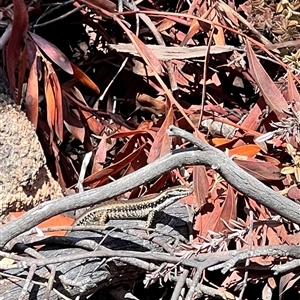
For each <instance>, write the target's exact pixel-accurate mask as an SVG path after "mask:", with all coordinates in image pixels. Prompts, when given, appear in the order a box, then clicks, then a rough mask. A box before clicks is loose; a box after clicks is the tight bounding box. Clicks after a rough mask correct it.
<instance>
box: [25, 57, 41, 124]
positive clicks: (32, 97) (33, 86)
mask: <svg viewBox="0 0 300 300" xmlns="http://www.w3.org/2000/svg"><path fill="white" fill-rule="evenodd" d="M36 60H37V57H36V56H35V59H34V61H33V63H32V65H31V68H30V72H29V78H28V83H27V91H26V98H25V107H26V115H27V117H28V119H29V120H30V121H31V123H32V124H33V125H34V128H37V123H38V113H39V86H38V75H37V66H36V64H37V61H36Z"/></svg>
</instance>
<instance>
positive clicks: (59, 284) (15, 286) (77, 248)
mask: <svg viewBox="0 0 300 300" xmlns="http://www.w3.org/2000/svg"><path fill="white" fill-rule="evenodd" d="M187 222H188V217H187V210H186V208H185V206H184V205H183V204H180V203H176V204H174V205H172V206H170V207H168V208H167V209H166V210H165V212H161V213H158V215H157V217H156V218H155V228H152V229H153V230H154V229H155V231H154V232H151V229H150V231H149V233H147V232H146V231H145V230H144V229H143V225H144V221H141V220H126V221H120V220H112V221H110V222H109V223H108V225H109V227H108V228H107V229H106V230H103V231H98V232H97V231H80V232H71V233H69V235H68V236H67V237H56V238H55V237H48V238H44V239H43V241H40V242H39V243H41V244H43V243H45V244H48V243H50V244H49V245H47V246H45V247H43V248H42V249H40V250H39V252H38V253H39V255H41V256H40V257H38V258H37V260H39V261H40V264H42V263H41V261H44V262H45V264H47V267H46V266H41V267H39V263H37V264H36V265H37V269H36V271H35V274H34V275H33V277H32V279H31V280H30V283H29V285H28V289H27V291H28V292H27V293H26V296H25V299H44V298H45V295H46V294H47V285H48V284H49V282H50V281H51V280H50V279H51V276H50V273H49V269H50V271H51V268H52V269H53V268H54V270H55V274H54V283H53V287H52V288H51V290H50V291H49V297H50V299H58V298H59V293H62V294H63V295H65V296H67V297H69V298H71V299H74V298H75V296H80V297H83V296H86V295H90V294H92V293H93V292H95V291H96V290H98V289H105V288H107V287H109V288H112V287H116V286H122V285H125V286H133V285H134V283H135V282H136V281H137V280H141V279H143V278H144V274H145V272H146V270H147V271H154V270H156V269H157V268H158V267H157V265H156V264H155V253H162V252H163V251H166V250H167V251H170V252H173V251H174V250H175V249H176V247H177V246H178V244H179V243H180V242H185V243H186V242H187V238H188V224H187ZM114 227H115V229H114ZM118 227H119V228H121V229H118ZM137 227H139V228H141V230H138V229H134V228H137ZM18 240H19V242H24V243H26V244H27V245H29V246H32V245H33V244H34V243H32V241H33V240H31V239H30V238H29V237H23V238H20V239H18ZM35 244H37V242H36V243H35ZM18 245H19V246H18ZM18 245H17V246H16V248H15V249H18V250H19V251H20V250H21V249H24V246H23V247H22V246H20V245H21V244H18ZM23 245H24V244H23ZM92 249H94V251H97V250H103V251H104V252H103V253H106V254H108V252H109V251H110V250H116V251H118V250H122V252H124V253H126V252H127V251H138V252H140V253H141V254H142V253H143V252H145V255H144V256H145V258H147V253H149V252H151V253H153V256H152V257H151V259H152V261H151V260H150V261H149V262H147V259H146V260H145V261H144V260H143V259H138V258H134V257H131V258H130V257H127V258H126V257H125V258H119V259H118V258H113V257H110V258H109V257H105V256H104V257H101V256H99V257H93V258H89V259H78V260H76V257H77V256H78V255H81V254H83V255H85V253H86V255H88V253H91V252H90V251H91V250H92ZM105 249H106V250H105ZM125 249H126V251H125ZM59 257H68V258H70V261H64V260H63V261H61V262H59V263H57V264H51V263H50V264H48V263H47V261H48V259H50V258H59ZM150 262H152V263H151V264H150ZM28 266H29V261H28ZM30 267H32V264H31V265H30ZM29 270H30V268H29V267H27V268H18V269H13V270H7V271H5V276H3V279H2V280H1V281H0V294H1V295H2V296H3V297H5V298H6V299H8V300H9V299H16V298H18V297H19V295H20V293H21V291H22V287H23V286H24V285H25V280H26V278H27V276H28V274H29ZM10 275H11V276H14V277H10Z"/></svg>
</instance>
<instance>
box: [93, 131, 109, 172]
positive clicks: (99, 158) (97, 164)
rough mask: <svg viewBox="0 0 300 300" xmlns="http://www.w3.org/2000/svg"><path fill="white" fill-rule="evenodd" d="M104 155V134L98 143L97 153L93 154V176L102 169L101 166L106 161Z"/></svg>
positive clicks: (105, 140)
mask: <svg viewBox="0 0 300 300" xmlns="http://www.w3.org/2000/svg"><path fill="white" fill-rule="evenodd" d="M106 153H107V136H106V134H103V135H102V137H101V142H100V143H99V145H98V148H97V151H96V153H95V157H94V161H93V168H92V174H94V173H95V172H99V171H101V170H102V169H103V164H104V163H105V160H106Z"/></svg>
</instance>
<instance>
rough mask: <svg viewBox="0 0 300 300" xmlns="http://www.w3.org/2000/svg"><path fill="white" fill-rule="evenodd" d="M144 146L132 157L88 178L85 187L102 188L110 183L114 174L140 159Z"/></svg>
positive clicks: (133, 152) (131, 155) (129, 156)
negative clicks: (110, 177)
mask: <svg viewBox="0 0 300 300" xmlns="http://www.w3.org/2000/svg"><path fill="white" fill-rule="evenodd" d="M143 149H144V145H143V146H141V147H139V148H138V149H137V150H135V151H132V153H131V154H130V155H128V156H127V157H125V158H123V159H122V160H120V161H119V162H118V163H116V164H111V165H110V166H108V167H106V168H104V169H103V170H101V171H100V172H96V173H94V174H92V175H90V176H89V177H87V178H86V179H85V181H84V183H85V185H88V186H92V187H96V186H101V185H103V184H105V183H106V182H108V181H109V180H110V179H109V176H113V175H114V174H116V173H118V172H119V171H121V170H123V169H124V168H125V167H126V166H128V164H130V163H132V161H133V160H135V159H138V157H139V155H140V153H141V151H143Z"/></svg>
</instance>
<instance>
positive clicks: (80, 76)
mask: <svg viewBox="0 0 300 300" xmlns="http://www.w3.org/2000/svg"><path fill="white" fill-rule="evenodd" d="M71 66H72V68H73V71H74V77H75V79H76V80H78V81H79V82H80V83H82V84H83V85H84V86H86V87H87V88H89V89H90V90H91V91H92V92H94V93H95V94H100V90H99V88H98V86H97V85H96V84H95V83H94V81H93V80H91V79H90V78H89V77H88V76H87V75H86V74H85V73H84V72H82V71H81V70H80V69H79V68H78V67H76V65H74V64H73V63H71Z"/></svg>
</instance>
